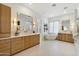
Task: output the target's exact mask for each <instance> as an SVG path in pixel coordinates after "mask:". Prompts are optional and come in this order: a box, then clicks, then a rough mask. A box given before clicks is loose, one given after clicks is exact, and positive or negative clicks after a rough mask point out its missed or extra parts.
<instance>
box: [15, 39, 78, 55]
mask: <svg viewBox="0 0 79 59" xmlns="http://www.w3.org/2000/svg"><path fill="white" fill-rule="evenodd" d="M76 55H77V53H76V48H75V44H72V43H67V42H63V41H58V40H53V41H43V42H42V43H41V44H39V45H36V46H34V47H32V48H29V49H27V50H24V51H22V52H20V53H18V54H16V55H14V56H76Z"/></svg>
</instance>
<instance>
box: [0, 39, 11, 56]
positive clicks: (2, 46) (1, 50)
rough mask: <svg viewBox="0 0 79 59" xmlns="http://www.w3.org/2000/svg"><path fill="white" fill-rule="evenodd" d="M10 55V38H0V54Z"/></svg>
mask: <svg viewBox="0 0 79 59" xmlns="http://www.w3.org/2000/svg"><path fill="white" fill-rule="evenodd" d="M1 55H2V56H6V55H10V39H4V40H0V56H1Z"/></svg>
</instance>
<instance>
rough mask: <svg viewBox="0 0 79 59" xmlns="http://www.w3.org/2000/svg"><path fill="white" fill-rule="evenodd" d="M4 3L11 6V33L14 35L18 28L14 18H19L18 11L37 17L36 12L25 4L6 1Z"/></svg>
mask: <svg viewBox="0 0 79 59" xmlns="http://www.w3.org/2000/svg"><path fill="white" fill-rule="evenodd" d="M4 5H7V6H9V7H11V34H12V35H13V34H14V33H15V30H16V27H15V26H14V25H13V20H14V19H17V13H23V14H25V15H28V16H32V17H35V14H34V12H33V11H32V10H30V9H28V8H27V7H25V6H22V5H18V4H16V3H4Z"/></svg>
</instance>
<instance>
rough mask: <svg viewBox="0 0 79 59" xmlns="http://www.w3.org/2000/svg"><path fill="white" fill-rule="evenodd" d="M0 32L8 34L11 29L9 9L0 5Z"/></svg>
mask: <svg viewBox="0 0 79 59" xmlns="http://www.w3.org/2000/svg"><path fill="white" fill-rule="evenodd" d="M0 17H1V18H0V32H1V33H10V29H11V8H10V7H7V6H5V5H2V4H0Z"/></svg>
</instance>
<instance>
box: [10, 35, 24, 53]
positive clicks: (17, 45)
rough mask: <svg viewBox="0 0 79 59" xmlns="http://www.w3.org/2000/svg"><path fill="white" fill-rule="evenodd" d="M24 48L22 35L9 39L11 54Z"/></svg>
mask: <svg viewBox="0 0 79 59" xmlns="http://www.w3.org/2000/svg"><path fill="white" fill-rule="evenodd" d="M23 49H24V39H23V37H18V38H12V39H11V54H15V53H17V52H19V51H21V50H23Z"/></svg>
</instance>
